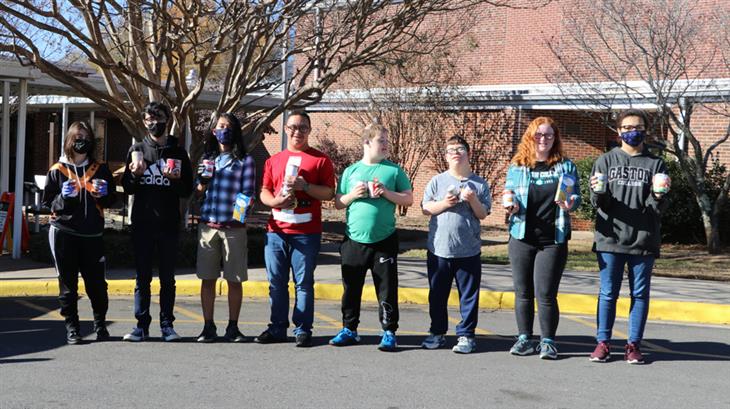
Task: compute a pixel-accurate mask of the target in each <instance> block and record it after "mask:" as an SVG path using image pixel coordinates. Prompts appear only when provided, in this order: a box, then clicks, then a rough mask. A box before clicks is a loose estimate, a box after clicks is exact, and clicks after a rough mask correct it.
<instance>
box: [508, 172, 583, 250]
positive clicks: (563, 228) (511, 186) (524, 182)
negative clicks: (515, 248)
mask: <svg viewBox="0 0 730 409" xmlns="http://www.w3.org/2000/svg"><path fill="white" fill-rule="evenodd" d="M553 169H554V170H555V171H556V172H557V173H558V174H561V175H562V174H563V173H567V174H569V175H571V176H573V177H574V178H575V180H576V183H575V193H574V194H573V197H574V198H575V202H574V203H573V207H572V208H571V209H570V210H571V211H572V210H575V209H577V208H578V206H580V202H581V197H580V181H579V180H578V169H577V168H576V167H575V164H574V163H573V162H572V161H570V160H569V159H564V160H563V161H562V162H559V163H556V164H555V165H553ZM504 188H505V189H507V190H511V191H513V192H515V199H514V200H515V202H516V203H518V204H519V205H520V210H519V211H518V212H517V213H516V214H513V215H512V216H510V218H509V234H510V235H511V236H512V237H514V238H515V239H518V240H521V239H524V238H525V229H526V226H525V224H526V220H527V193H528V192H529V191H530V169H529V168H527V167H525V166H516V165H510V167H509V169H508V170H507V178H506V181H505V184H504ZM569 239H570V214H569V213H568V212H567V211H565V210H563V209H562V208H560V207H558V209H557V212H555V243H558V244H560V243H565V242H567V241H568V240H569Z"/></svg>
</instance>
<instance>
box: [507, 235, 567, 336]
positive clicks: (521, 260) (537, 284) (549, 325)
mask: <svg viewBox="0 0 730 409" xmlns="http://www.w3.org/2000/svg"><path fill="white" fill-rule="evenodd" d="M508 251H509V259H510V263H511V264H512V281H513V283H514V287H515V316H516V318H517V329H518V330H519V334H526V335H532V324H533V321H534V320H535V297H537V311H538V314H539V317H540V332H541V334H542V338H550V339H554V338H555V332H556V331H557V329H558V321H559V320H560V309H559V308H558V299H557V297H558V287H559V286H560V279H561V278H562V277H563V270H564V269H565V262H566V260H567V258H568V244H567V243H563V244H549V245H544V246H543V245H532V244H529V243H526V242H524V241H521V240H517V239H514V238H510V239H509V245H508Z"/></svg>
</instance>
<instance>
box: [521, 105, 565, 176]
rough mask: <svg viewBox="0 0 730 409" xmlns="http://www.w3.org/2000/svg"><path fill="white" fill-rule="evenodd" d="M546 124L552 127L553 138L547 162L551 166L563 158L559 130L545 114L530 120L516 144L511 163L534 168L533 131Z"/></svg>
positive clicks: (534, 142)
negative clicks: (518, 142)
mask: <svg viewBox="0 0 730 409" xmlns="http://www.w3.org/2000/svg"><path fill="white" fill-rule="evenodd" d="M544 124H548V125H550V127H551V128H553V132H554V133H555V138H554V139H553V146H552V148H550V154H549V155H548V159H547V164H548V166H553V165H554V164H556V163H558V162H560V161H562V160H563V156H564V155H563V144H562V143H561V141H560V131H558V127H557V126H556V125H555V121H554V120H553V119H552V118H550V117H547V116H540V117H537V118H535V119H533V120H532V122H530V125H529V126H528V127H527V130H525V133H524V134H523V135H522V140H521V141H520V144H519V145H517V153H516V154H515V156H514V157H513V158H512V164H514V165H517V166H525V167H528V168H534V167H535V164H536V163H537V153H536V152H537V149H536V148H535V146H536V145H537V142H536V141H535V133H536V132H537V128H539V127H540V125H544Z"/></svg>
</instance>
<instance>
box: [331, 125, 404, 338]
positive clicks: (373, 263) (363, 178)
mask: <svg viewBox="0 0 730 409" xmlns="http://www.w3.org/2000/svg"><path fill="white" fill-rule="evenodd" d="M362 144H363V157H362V160H361V161H359V162H357V163H354V164H352V165H350V166H349V167H348V168H347V169H345V171H344V172H343V173H342V177H341V178H340V181H339V184H338V186H337V195H336V196H335V207H336V208H338V209H345V208H346V209H347V212H346V221H347V229H346V237H345V240H344V241H343V242H342V246H341V248H340V254H341V256H342V257H341V258H342V284H343V287H344V293H343V294H342V323H343V328H342V330H341V331H340V332H339V333H338V334H337V335H336V336H335V337H334V338H332V339H331V340H330V344H331V345H335V346H345V345H353V344H357V343H358V342H360V337H359V336H358V335H357V326H358V324H359V323H360V300H361V298H362V288H363V285H364V284H365V275H366V273H367V271H368V270H370V271H372V274H373V282H374V284H375V290H376V292H377V295H378V303H379V307H378V316H379V318H380V323H381V325H382V328H383V338H382V340H381V342H380V345H379V346H378V349H380V350H381V351H393V350H395V349H396V347H397V343H396V339H395V331H396V330H397V329H398V263H397V256H398V236H397V234H396V231H395V207H396V205H398V206H410V205H411V204H413V188H412V187H411V183H410V181H409V180H408V176H406V174H405V172H403V169H401V167H400V166H398V165H396V164H395V163H393V162H391V161H389V160H386V159H385V157H386V155H387V153H388V132H387V130H386V129H385V128H384V127H382V126H381V125H377V124H371V125H368V126H366V127H365V128H364V129H363V132H362Z"/></svg>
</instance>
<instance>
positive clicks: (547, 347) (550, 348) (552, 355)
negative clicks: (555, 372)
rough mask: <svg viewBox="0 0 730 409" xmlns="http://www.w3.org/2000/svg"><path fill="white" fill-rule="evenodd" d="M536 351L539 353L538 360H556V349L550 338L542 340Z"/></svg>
mask: <svg viewBox="0 0 730 409" xmlns="http://www.w3.org/2000/svg"><path fill="white" fill-rule="evenodd" d="M537 350H538V351H540V359H558V349H557V348H555V343H554V342H553V340H552V339H550V338H543V340H542V341H540V345H538V346H537Z"/></svg>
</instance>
